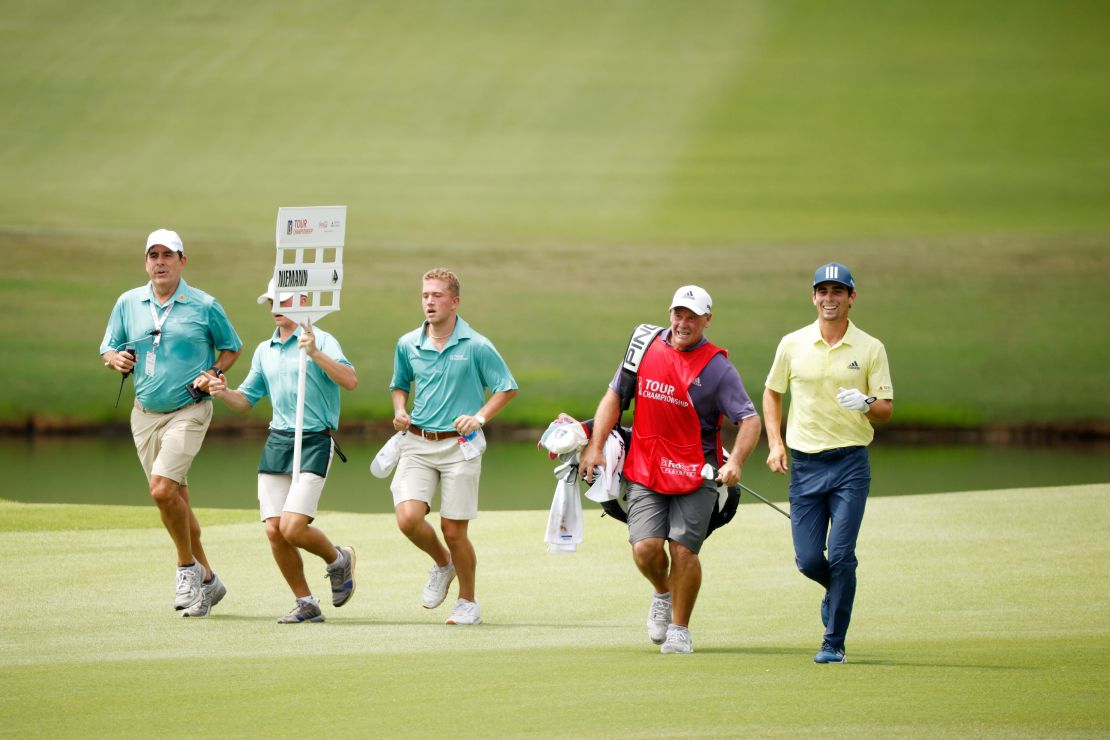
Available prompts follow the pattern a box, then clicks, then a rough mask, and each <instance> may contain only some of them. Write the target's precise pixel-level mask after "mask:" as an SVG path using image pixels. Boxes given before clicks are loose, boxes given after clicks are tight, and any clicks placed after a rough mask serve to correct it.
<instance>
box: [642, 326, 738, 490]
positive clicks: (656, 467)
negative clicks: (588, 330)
mask: <svg viewBox="0 0 1110 740" xmlns="http://www.w3.org/2000/svg"><path fill="white" fill-rule="evenodd" d="M718 354H721V355H724V356H725V357H727V356H728V353H727V352H726V351H725V350H723V349H721V348H720V347H718V346H716V345H715V344H713V343H711V342H709V341H706V342H705V343H704V344H702V345H701V346H700V347H698V348H697V349H693V350H690V351H688V352H682V351H680V350H677V349H675V348H674V347H672V346H671V345H669V344H667V343H666V342H664V341H663V338H662V337H656V338H655V341H653V342H652V344H651V346H650V347H649V348H648V351H647V354H645V355H644V361H643V363H642V364H641V365H640V372H639V374H638V375H637V378H636V381H637V382H636V423H635V424H633V425H632V443H631V445H629V449H628V457H627V458H626V459H625V462H624V477H625V478H627V479H628V480H630V481H632V482H634V483H639V484H640V485H642V486H644V487H646V488H650V489H651V490H652V491H655V492H656V493H690V492H692V491H696V490H697V489H698V488H701V487H702V485H704V483H705V479H704V478H703V477H702V474H701V470H702V467H704V465H705V454H704V453H703V452H702V439H701V438H702V434H701V422H700V421H699V419H698V412H697V411H696V410H695V409H694V402H693V400H691V398H690V392H689V388H690V385H691V384H692V383H693V382H694V380H695V379H696V378H697V377H698V376H699V375H700V374H701V371H702V370H703V369H704V368H705V366H706V365H707V364H709V361H710V360H711V359H713V357H715V356H716V355H718ZM716 446H717V456H716V457H717V461H716V463H717V467H720V465H721V463H722V462H723V460H722V459H721V458H722V456H721V454H720V435H719V434H718V435H717V442H716Z"/></svg>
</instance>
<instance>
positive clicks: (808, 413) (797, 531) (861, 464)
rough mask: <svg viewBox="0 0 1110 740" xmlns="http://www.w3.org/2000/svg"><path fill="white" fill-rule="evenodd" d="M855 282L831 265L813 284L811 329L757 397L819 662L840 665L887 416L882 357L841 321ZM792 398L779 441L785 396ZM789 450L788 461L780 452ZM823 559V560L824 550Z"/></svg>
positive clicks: (868, 339)
mask: <svg viewBox="0 0 1110 740" xmlns="http://www.w3.org/2000/svg"><path fill="white" fill-rule="evenodd" d="M855 301H856V283H855V280H853V278H852V273H851V272H849V270H848V268H847V267H845V266H844V265H842V264H840V263H837V262H830V263H829V264H827V265H822V266H821V267H819V268H817V272H816V273H814V276H813V305H814V306H815V307H816V308H817V320H816V321H815V322H814V323H812V324H810V325H809V326H805V327H803V328H801V329H799V330H798V331H796V332H793V333H791V334H787V335H786V336H785V337H783V338H782V341H781V342H779V346H778V350H777V351H776V352H775V362H774V364H773V365H772V366H771V372H770V373H769V374H768V375H767V382H766V384H765V385H766V388H765V390H764V391H763V418H764V420H765V423H766V426H767V441H768V443H769V445H770V454H768V456H767V466H768V467H770V468H771V470H772V471H773V472H776V473H783V474H785V473H786V472H787V471H788V470H789V471H790V530H791V533H792V535H793V538H794V558H795V561H796V563H797V565H798V570H800V571H801V572H802V574H803V575H805V576H806V577H807V578H810V579H812V580H814V581H817V582H818V583H819V584H821V585H822V586H823V587H824V588H825V596H824V598H823V599H822V601H821V622H822V624H823V625H824V626H825V636H824V640H823V641H822V644H821V649H820V650H819V651H818V652H817V655H815V656H814V658H813V660H814V662H816V663H844V662H846V660H847V658H846V657H845V651H844V639H845V636H846V635H847V632H848V623H849V621H850V620H851V618H852V603H853V602H854V600H855V596H856V564H857V561H856V538H857V537H858V535H859V528H860V524H861V523H862V522H863V510H864V507H865V506H866V504H867V493H868V490H869V489H870V487H871V465H870V462H869V461H868V456H867V445H869V444H870V443H871V440H872V439H873V438H874V436H875V433H874V430H873V428H872V424H880V423H883V422H885V421H888V420H889V419H890V417H891V414H892V413H893V412H894V388H893V386H892V385H891V382H890V368H889V366H888V365H887V360H886V349H885V348H884V347H883V344H882V342H880V341H879V340H878V339H875V338H874V337H872V336H871V335H869V334H867V333H865V332H863V331H862V330H860V329H859V328H858V327H857V326H856V325H855V324H854V323H852V322H851V321H850V320H849V319H848V314H849V312H850V311H851V309H852V304H853V303H855ZM787 390H789V391H790V392H791V394H792V396H791V401H790V415H789V417H788V418H787V421H786V443H785V444H783V439H782V397H783V395H784V394H785V393H786V392H787ZM788 448H789V459H788V456H787V449H788ZM826 548H827V550H828V555H827V556H826V554H825V550H826Z"/></svg>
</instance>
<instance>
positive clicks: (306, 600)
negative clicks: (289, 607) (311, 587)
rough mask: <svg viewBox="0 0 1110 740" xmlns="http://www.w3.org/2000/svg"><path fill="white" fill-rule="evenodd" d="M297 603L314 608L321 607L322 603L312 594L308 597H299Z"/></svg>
mask: <svg viewBox="0 0 1110 740" xmlns="http://www.w3.org/2000/svg"><path fill="white" fill-rule="evenodd" d="M297 603H298V604H312V605H313V606H319V605H320V602H319V601H317V600H316V597H315V596H313V595H312V594H309V595H308V596H298V597H297Z"/></svg>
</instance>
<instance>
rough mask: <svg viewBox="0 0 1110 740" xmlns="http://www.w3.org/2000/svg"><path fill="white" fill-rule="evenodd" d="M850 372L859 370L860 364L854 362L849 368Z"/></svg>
mask: <svg viewBox="0 0 1110 740" xmlns="http://www.w3.org/2000/svg"><path fill="white" fill-rule="evenodd" d="M848 369H849V370H859V363H858V362H856V361H855V360H852V364H851V365H849V366H848Z"/></svg>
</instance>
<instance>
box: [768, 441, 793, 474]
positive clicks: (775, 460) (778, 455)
mask: <svg viewBox="0 0 1110 740" xmlns="http://www.w3.org/2000/svg"><path fill="white" fill-rule="evenodd" d="M767 467H768V468H770V469H771V472H772V473H779V474H780V475H786V471H788V470H790V465H789V464H788V463H787V460H786V448H785V447H783V446H782V445H781V444H778V445H771V451H770V452H769V453H768V454H767Z"/></svg>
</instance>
